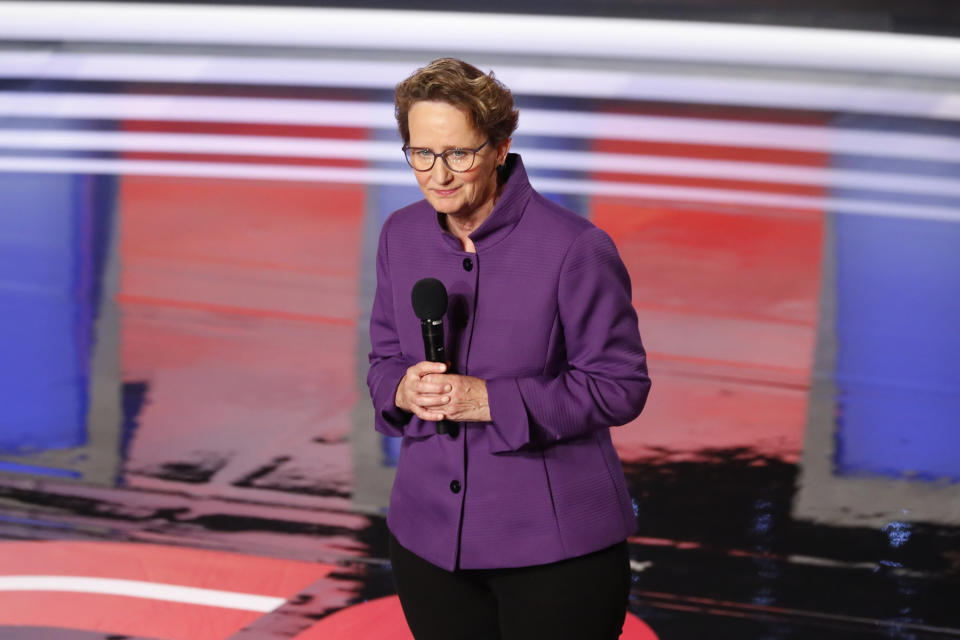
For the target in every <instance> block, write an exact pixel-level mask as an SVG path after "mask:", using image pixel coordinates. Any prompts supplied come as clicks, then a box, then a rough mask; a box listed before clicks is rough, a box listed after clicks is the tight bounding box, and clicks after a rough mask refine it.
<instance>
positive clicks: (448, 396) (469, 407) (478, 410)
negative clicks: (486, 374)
mask: <svg viewBox="0 0 960 640" xmlns="http://www.w3.org/2000/svg"><path fill="white" fill-rule="evenodd" d="M423 381H424V382H425V383H427V384H435V385H440V386H442V387H443V389H444V391H443V397H444V399H445V400H446V402H444V403H442V404H440V405H437V407H436V410H437V411H439V412H441V413H442V414H443V417H444V418H446V419H448V420H453V421H454V422H490V404H489V400H488V398H487V381H486V380H483V379H481V378H474V377H473V376H461V375H457V374H454V373H447V374H440V373H430V374H427V375H425V376H424V377H423Z"/></svg>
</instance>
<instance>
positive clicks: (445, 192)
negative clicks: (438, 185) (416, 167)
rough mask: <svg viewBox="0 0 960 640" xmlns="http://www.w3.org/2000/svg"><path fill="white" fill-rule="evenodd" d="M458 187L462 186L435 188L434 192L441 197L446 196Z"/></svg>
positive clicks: (454, 191)
mask: <svg viewBox="0 0 960 640" xmlns="http://www.w3.org/2000/svg"><path fill="white" fill-rule="evenodd" d="M458 189H460V187H454V188H453V189H434V190H433V192H434V193H435V194H437V195H438V196H440V197H441V198H445V197H447V196H449V195H453V194H454V193H456V192H457V190H458Z"/></svg>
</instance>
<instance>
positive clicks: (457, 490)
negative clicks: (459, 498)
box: [450, 480, 460, 493]
mask: <svg viewBox="0 0 960 640" xmlns="http://www.w3.org/2000/svg"><path fill="white" fill-rule="evenodd" d="M450 491H453V492H454V493H460V481H459V480H454V481H453V482H451V483H450Z"/></svg>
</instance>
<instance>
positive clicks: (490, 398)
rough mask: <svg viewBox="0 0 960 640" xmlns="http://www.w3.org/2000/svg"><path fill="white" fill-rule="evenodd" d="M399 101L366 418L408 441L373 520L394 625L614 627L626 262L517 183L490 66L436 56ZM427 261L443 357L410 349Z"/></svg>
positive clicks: (622, 504)
mask: <svg viewBox="0 0 960 640" xmlns="http://www.w3.org/2000/svg"><path fill="white" fill-rule="evenodd" d="M396 116H397V123H398V125H399V128H400V135H401V136H402V137H403V142H404V146H403V149H404V153H405V154H406V158H407V162H408V164H409V165H410V166H411V168H412V169H413V170H414V175H415V176H416V179H417V182H418V183H419V185H420V189H421V190H422V191H423V194H424V196H425V200H421V201H420V202H416V203H414V204H412V205H410V206H408V207H405V208H403V209H400V210H398V211H395V212H394V213H393V214H392V215H391V216H390V217H389V219H388V220H387V221H386V222H385V223H384V226H383V230H382V232H381V235H380V243H379V248H378V253H377V292H376V296H375V299H374V305H373V311H372V315H371V321H370V336H371V343H372V350H371V353H370V373H369V375H368V378H367V383H368V385H369V387H370V393H371V396H372V398H373V404H374V408H375V411H376V428H377V430H379V431H380V432H381V433H384V434H386V435H389V436H398V437H402V438H403V442H402V445H401V453H400V462H399V465H398V468H397V475H396V479H395V481H394V485H393V491H392V493H391V498H390V509H389V513H388V516H387V524H388V527H389V529H390V532H391V541H390V542H391V544H390V554H391V561H392V563H393V572H394V579H395V581H396V585H397V592H398V594H399V596H400V601H401V604H402V606H403V610H404V614H405V616H406V618H407V622H408V623H409V625H410V628H411V630H412V632H413V634H414V636H415V637H416V639H417V640H432V639H434V638H436V639H442V640H452V639H459V638H477V639H482V640H491V639H502V640H512V639H514V638H516V639H521V638H522V639H523V640H532V639H536V638H550V639H551V640H555V639H558V638H576V639H577V640H585V639H589V640H604V639H607V638H611V639H612V638H616V637H618V636H619V634H620V629H621V626H622V624H623V620H624V615H625V612H626V602H627V594H628V590H629V583H630V569H629V562H628V557H627V545H626V538H627V537H628V536H629V535H630V534H631V533H633V531H634V528H635V522H634V513H633V509H632V505H631V501H630V497H629V495H628V494H627V490H626V483H625V481H624V477H623V472H622V471H621V467H620V461H619V458H618V457H617V454H616V452H615V450H614V448H613V445H612V444H611V441H610V430H609V428H610V427H611V426H614V425H622V424H625V423H627V422H630V421H631V420H633V419H634V418H635V417H636V416H637V415H638V414H639V413H640V410H641V409H642V408H643V405H644V402H645V400H646V397H647V393H648V391H649V388H650V379H649V377H648V376H647V369H646V358H645V354H644V350H643V346H642V344H641V342H640V335H639V332H638V330H637V316H636V313H635V312H634V310H633V307H632V305H631V303H630V281H629V277H628V275H627V272H626V269H625V268H624V266H623V263H622V261H621V260H620V257H619V255H618V254H617V250H616V247H615V246H614V244H613V242H612V241H611V240H610V238H609V237H608V236H607V234H606V233H604V232H603V231H601V230H600V229H598V228H596V227H595V226H594V225H593V224H591V223H590V222H589V221H587V220H585V219H584V218H582V217H580V216H578V215H576V214H574V213H572V212H570V211H568V210H566V209H563V208H562V207H560V206H558V205H556V204H554V203H553V202H551V201H549V200H547V199H546V198H544V197H542V196H541V195H539V194H538V193H537V192H535V191H534V190H533V188H532V187H531V186H530V183H529V181H528V180H527V175H526V172H525V171H524V168H523V162H522V161H521V160H520V157H519V156H517V155H516V154H510V153H509V149H510V141H511V135H512V134H513V131H514V129H515V128H516V126H517V119H518V112H517V110H516V109H514V106H513V97H512V95H511V94H510V91H509V90H508V89H507V88H506V87H504V86H503V85H502V84H500V83H499V82H498V81H496V80H495V79H494V77H493V74H492V73H491V74H490V75H486V74H484V73H482V72H481V71H479V70H478V69H477V68H475V67H473V66H471V65H469V64H467V63H465V62H462V61H459V60H454V59H440V60H435V61H434V62H432V63H430V64H429V65H427V66H426V67H424V68H422V69H419V70H418V71H416V72H415V73H414V74H413V75H411V76H410V77H409V78H407V79H406V80H404V81H403V82H401V83H400V84H399V85H397V88H396ZM425 277H432V278H437V279H439V280H440V281H441V282H442V283H443V284H444V285H445V286H446V289H447V291H448V295H449V305H448V309H447V314H446V316H445V318H444V323H445V329H446V332H445V335H446V336H447V340H446V342H447V344H446V353H447V355H448V360H449V364H450V366H449V368H448V367H447V365H446V364H440V363H433V362H425V361H424V360H425V356H424V344H423V338H422V335H421V329H420V321H419V319H418V318H417V317H416V316H415V315H414V312H413V310H412V308H411V302H410V294H411V290H412V288H413V285H414V284H415V283H416V282H417V281H419V280H420V279H422V278H425ZM440 420H446V421H449V422H452V423H455V425H456V427H457V428H453V429H450V431H449V433H447V434H438V433H437V421H440Z"/></svg>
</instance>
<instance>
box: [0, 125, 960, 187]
mask: <svg viewBox="0 0 960 640" xmlns="http://www.w3.org/2000/svg"><path fill="white" fill-rule="evenodd" d="M0 148H10V149H43V150H75V151H140V152H169V153H191V154H192V153H208V154H235V155H249V156H285V157H293V158H328V159H339V160H366V161H393V162H396V163H397V164H403V159H402V156H401V154H400V147H399V145H397V144H395V143H390V142H375V141H369V140H345V139H315V138H314V139H307V138H292V137H279V136H242V135H218V134H192V133H135V132H115V131H63V130H57V129H27V130H16V131H14V130H9V129H6V130H5V129H0ZM515 150H516V151H517V152H519V153H520V154H521V155H522V156H523V158H524V161H525V163H526V164H527V166H528V167H529V168H531V169H563V170H569V171H587V172H589V171H605V172H616V173H634V174H646V175H662V176H684V177H697V178H710V179H722V180H743V181H757V182H770V183H776V184H803V185H813V186H823V187H830V188H848V189H870V190H880V191H888V192H902V193H914V194H920V195H924V196H945V197H960V181H958V180H955V179H947V178H932V177H929V176H919V175H908V174H896V173H882V172H878V173H870V172H867V171H853V170H845V169H833V168H830V169H821V168H816V167H802V166H789V165H778V164H763V163H759V162H734V161H726V160H701V159H691V158H671V157H666V156H648V155H633V154H625V153H594V152H587V151H563V150H556V149H551V150H543V149H524V148H522V147H518V148H516V149H515Z"/></svg>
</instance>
